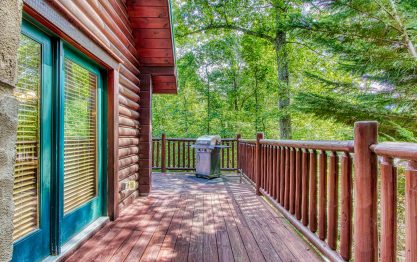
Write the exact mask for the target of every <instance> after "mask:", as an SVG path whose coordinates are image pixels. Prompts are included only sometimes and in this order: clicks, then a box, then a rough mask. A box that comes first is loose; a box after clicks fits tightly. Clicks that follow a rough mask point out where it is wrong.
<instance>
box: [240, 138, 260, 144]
mask: <svg viewBox="0 0 417 262" xmlns="http://www.w3.org/2000/svg"><path fill="white" fill-rule="evenodd" d="M239 142H240V143H251V144H255V143H256V139H242V138H241V139H239Z"/></svg>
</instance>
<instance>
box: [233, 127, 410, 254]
mask: <svg viewBox="0 0 417 262" xmlns="http://www.w3.org/2000/svg"><path fill="white" fill-rule="evenodd" d="M238 149H239V150H238V168H239V169H240V170H242V171H243V173H244V174H245V175H246V177H247V178H248V179H249V180H251V181H252V182H253V183H254V184H255V188H256V193H257V194H259V195H261V194H262V195H264V196H265V197H266V198H268V200H269V201H270V202H271V203H272V204H273V205H274V206H275V207H276V208H277V209H278V210H280V211H281V212H282V214H283V215H284V216H285V217H286V218H287V219H288V220H289V221H290V222H291V223H292V224H293V225H294V226H295V227H296V228H297V229H298V230H299V231H300V232H301V233H302V234H303V235H304V236H305V237H306V238H307V239H308V240H309V241H310V242H311V243H312V244H313V245H315V247H316V248H317V249H319V250H320V251H321V252H322V253H323V255H325V256H326V257H327V258H329V259H330V260H332V261H348V260H350V259H352V252H353V258H354V259H355V261H377V260H382V261H395V260H396V259H397V255H398V254H397V237H398V236H397V235H398V233H397V167H396V166H395V165H394V163H397V162H401V161H398V160H403V161H406V162H407V167H406V171H405V211H404V212H405V220H406V223H405V227H406V229H405V234H406V237H405V239H406V240H405V251H404V252H403V254H404V253H405V254H404V258H405V259H406V261H417V144H410V143H380V144H378V143H377V123H376V122H358V123H356V124H355V140H354V141H289V140H284V141H282V140H281V141H278V140H268V139H264V138H263V135H262V134H258V135H257V139H256V140H245V139H239V142H238ZM352 156H353V158H352ZM378 157H379V158H380V159H381V164H380V165H378ZM394 160H396V161H394ZM353 167H354V175H353V172H352V171H353ZM378 173H380V174H381V178H380V182H379V183H380V184H378V180H379V179H378ZM378 188H380V191H381V192H380V195H381V198H380V203H381V206H380V208H379V209H378V193H379V192H378V190H379V189H378ZM352 192H354V195H353V194H352ZM353 204H354V206H353ZM339 210H340V212H341V213H340V214H339ZM378 214H380V219H381V223H380V226H379V227H378V223H377V221H378V217H379V216H378ZM378 239H379V240H380V242H378ZM353 243H354V245H353ZM378 247H379V248H378Z"/></svg>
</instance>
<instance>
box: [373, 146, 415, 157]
mask: <svg viewBox="0 0 417 262" xmlns="http://www.w3.org/2000/svg"><path fill="white" fill-rule="evenodd" d="M370 149H371V150H372V151H373V152H374V153H375V154H377V155H379V156H388V157H394V158H401V159H404V160H417V146H416V144H414V143H399V142H384V143H380V144H374V145H371V146H370Z"/></svg>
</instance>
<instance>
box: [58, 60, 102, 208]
mask: <svg viewBox="0 0 417 262" xmlns="http://www.w3.org/2000/svg"><path fill="white" fill-rule="evenodd" d="M64 64H65V67H64V70H65V91H64V92H65V102H64V103H65V106H64V212H65V213H67V212H69V211H71V210H74V209H75V208H77V207H79V206H81V205H82V204H84V203H86V202H88V201H89V200H90V199H92V198H94V196H95V195H96V188H97V185H96V183H97V171H96V166H97V163H96V161H97V152H96V143H97V141H96V125H97V123H96V92H97V76H96V75H94V74H93V73H91V72H90V71H88V70H87V69H85V68H84V67H82V66H80V65H79V64H77V63H75V62H73V61H72V60H70V59H67V58H66V59H65V62H64Z"/></svg>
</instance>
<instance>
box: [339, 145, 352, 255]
mask: <svg viewBox="0 0 417 262" xmlns="http://www.w3.org/2000/svg"><path fill="white" fill-rule="evenodd" d="M341 189H342V192H341V198H342V199H341V205H342V210H341V211H342V214H341V221H340V255H341V256H342V257H343V258H344V259H345V260H350V259H351V257H352V158H351V156H350V154H349V153H347V152H345V153H344V155H343V156H342V181H341Z"/></svg>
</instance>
